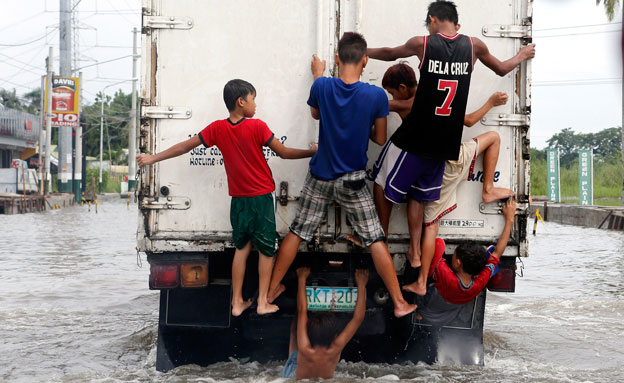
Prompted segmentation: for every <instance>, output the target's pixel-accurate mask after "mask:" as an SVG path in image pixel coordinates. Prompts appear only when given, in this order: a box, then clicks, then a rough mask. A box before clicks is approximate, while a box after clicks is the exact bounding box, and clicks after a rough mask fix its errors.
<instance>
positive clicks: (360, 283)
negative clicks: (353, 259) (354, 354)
mask: <svg viewBox="0 0 624 383" xmlns="http://www.w3.org/2000/svg"><path fill="white" fill-rule="evenodd" d="M309 275H310V269H309V268H307V267H301V268H298V269H297V280H298V282H297V317H296V318H295V319H296V321H297V322H296V325H295V320H293V325H292V326H291V328H290V345H289V350H288V355H289V357H288V360H287V361H286V365H285V366H284V370H283V372H282V376H283V377H285V378H295V377H296V379H297V380H299V379H316V378H321V379H331V378H332V377H333V376H334V370H335V369H336V365H337V364H338V362H339V361H340V353H341V352H342V350H343V349H344V348H345V346H346V345H347V343H349V341H350V340H351V338H353V335H355V333H356V332H357V330H358V328H359V327H360V325H361V324H362V321H364V314H365V313H366V283H367V282H368V270H356V271H355V283H356V285H357V301H356V303H355V310H354V311H353V319H351V321H349V323H347V325H346V326H345V327H344V329H343V330H342V331H340V328H339V325H338V320H337V318H336V317H335V315H334V314H333V313H317V314H314V315H310V317H308V297H307V295H306V280H307V279H308V276H309Z"/></svg>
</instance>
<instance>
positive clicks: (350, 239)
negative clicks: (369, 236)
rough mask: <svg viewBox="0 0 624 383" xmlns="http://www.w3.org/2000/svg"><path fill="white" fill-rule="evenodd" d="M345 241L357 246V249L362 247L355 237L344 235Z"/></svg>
mask: <svg viewBox="0 0 624 383" xmlns="http://www.w3.org/2000/svg"><path fill="white" fill-rule="evenodd" d="M345 239H346V240H347V241H351V242H353V244H354V245H357V246H359V247H363V246H362V240H361V239H360V237H358V236H357V235H351V234H346V235H345Z"/></svg>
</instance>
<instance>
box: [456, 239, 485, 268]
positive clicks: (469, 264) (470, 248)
mask: <svg viewBox="0 0 624 383" xmlns="http://www.w3.org/2000/svg"><path fill="white" fill-rule="evenodd" d="M455 255H456V256H457V258H458V259H459V260H460V261H461V263H462V268H463V269H464V271H465V272H467V273H468V274H470V275H477V274H479V273H480V272H481V270H483V268H484V267H485V263H486V262H487V256H488V255H487V251H486V250H485V248H484V247H483V246H481V245H479V244H477V243H476V242H472V241H469V242H465V243H462V244H461V245H459V246H457V249H456V250H455Z"/></svg>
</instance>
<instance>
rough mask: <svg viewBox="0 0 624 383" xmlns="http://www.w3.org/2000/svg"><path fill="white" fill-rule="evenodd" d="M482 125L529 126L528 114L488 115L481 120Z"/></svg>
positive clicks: (529, 118)
mask: <svg viewBox="0 0 624 383" xmlns="http://www.w3.org/2000/svg"><path fill="white" fill-rule="evenodd" d="M481 123H482V124H483V125H489V126H529V125H530V123H531V117H530V115H529V114H506V113H488V114H486V115H485V116H484V117H483V118H482V119H481Z"/></svg>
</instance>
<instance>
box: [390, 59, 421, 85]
mask: <svg viewBox="0 0 624 383" xmlns="http://www.w3.org/2000/svg"><path fill="white" fill-rule="evenodd" d="M401 84H405V86H406V87H408V88H415V87H416V85H418V81H416V74H415V73H414V69H412V67H411V66H409V65H408V64H407V61H401V62H400V63H398V64H394V65H393V66H391V67H390V68H388V70H386V73H384V76H383V79H382V80H381V86H382V87H383V88H392V89H399V85H401Z"/></svg>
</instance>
